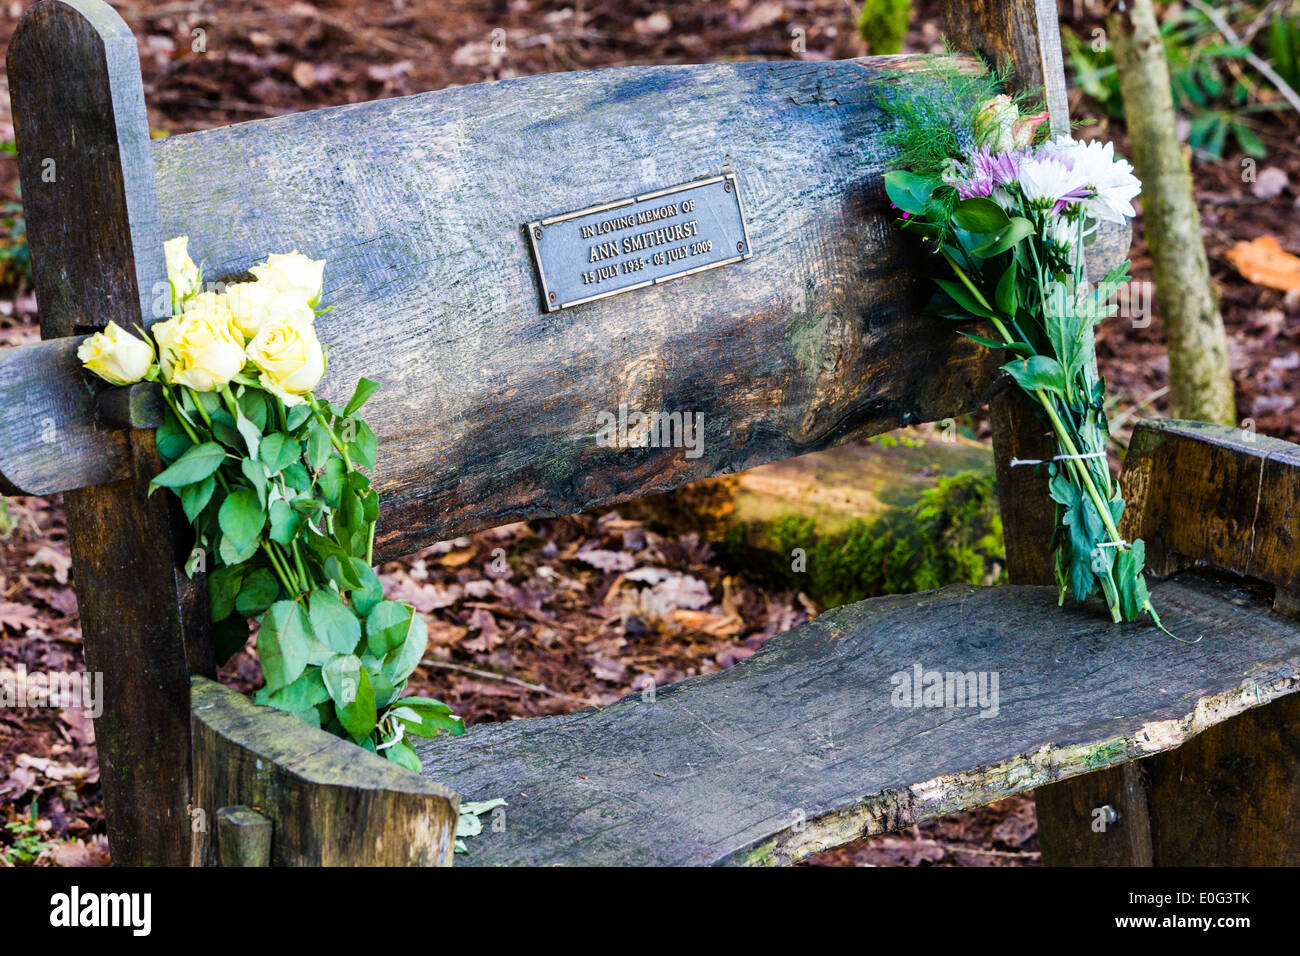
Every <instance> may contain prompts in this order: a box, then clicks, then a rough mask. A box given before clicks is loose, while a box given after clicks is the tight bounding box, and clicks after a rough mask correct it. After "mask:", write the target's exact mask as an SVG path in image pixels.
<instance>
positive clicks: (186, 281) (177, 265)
mask: <svg viewBox="0 0 1300 956" xmlns="http://www.w3.org/2000/svg"><path fill="white" fill-rule="evenodd" d="M189 244H190V237H189V236H177V237H176V238H174V239H168V240H167V241H166V242H164V243H163V257H164V258H165V259H166V260H167V281H168V282H170V283H171V286H172V315H180V313H181V310H182V309H183V308H184V306H185V301H186V300H187V299H189V298H191V297H192V296H194V295H195V294H196V293H197V292H198V291H199V286H200V284H201V283H202V281H203V276H202V275H201V274H200V272H199V267H198V266H196V265H195V264H194V260H193V259H191V258H190V254H189V252H188V251H187V250H188V247H189Z"/></svg>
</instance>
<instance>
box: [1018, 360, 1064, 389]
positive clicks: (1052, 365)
mask: <svg viewBox="0 0 1300 956" xmlns="http://www.w3.org/2000/svg"><path fill="white" fill-rule="evenodd" d="M1002 370H1003V371H1005V372H1006V373H1007V374H1008V375H1010V376H1011V377H1012V378H1013V379H1015V380H1016V384H1017V385H1019V386H1020V387H1021V388H1023V389H1024V390H1025V391H1026V392H1029V391H1034V390H1038V391H1044V392H1052V393H1054V394H1057V395H1062V396H1064V394H1065V370H1064V369H1062V368H1061V363H1060V362H1058V361H1056V359H1054V358H1049V357H1048V356H1046V355H1035V356H1032V357H1030V358H1028V359H1017V360H1016V361H1014V362H1008V363H1007V364H1006V365H1004V366H1002Z"/></svg>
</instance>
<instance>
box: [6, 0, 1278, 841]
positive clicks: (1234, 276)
mask: <svg viewBox="0 0 1300 956" xmlns="http://www.w3.org/2000/svg"><path fill="white" fill-rule="evenodd" d="M113 5H114V6H115V7H116V8H117V9H118V10H119V11H120V12H121V13H122V15H123V17H124V18H125V19H126V21H127V22H128V24H129V25H130V26H131V28H132V29H133V30H134V31H135V34H136V36H137V37H138V38H139V41H140V58H141V64H142V68H143V72H144V79H145V93H146V98H147V101H148V104H149V115H150V122H151V124H152V125H153V126H154V127H155V128H156V129H157V130H158V131H159V132H160V134H166V133H181V132H186V131H190V130H195V129H200V128H205V127H210V126H216V125H222V124H226V123H233V122H242V121H245V120H251V119H256V118H259V117H264V116H271V115H276V114H280V113H287V112H293V111H298V110H304V109H310V108H314V107H319V106H326V105H332V104H338V103H345V102H352V101H361V100H368V99H375V98H378V97H386V96H397V95H402V94H407V93H415V92H420V91H424V90H433V89H439V88H443V87H447V86H453V85H457V84H467V83H476V82H481V81H484V80H497V79H505V78H509V77H514V76H522V75H527V74H533V73H543V72H555V71H564V70H574V69H586V68H591V67H600V66H610V65H617V64H650V63H671V62H703V61H716V60H723V59H743V58H754V59H777V58H788V57H794V56H802V57H804V58H820V59H828V58H840V57H848V56H856V55H862V54H864V53H866V52H867V51H866V49H865V47H864V46H863V44H862V43H861V41H860V40H858V39H857V37H856V35H855V33H854V30H853V29H852V23H851V19H850V18H851V5H850V4H849V3H847V2H844V0H794V2H783V3H778V2H772V0H689V2H677V3H652V2H618V0H603V2H601V0H570V2H567V3H566V2H552V0H502V2H475V0H331V2H327V3H318V4H308V3H303V2H283V0H279V2H272V0H262V2H256V0H178V2H163V3H157V4H151V3H145V2H135V0H132V2H115V3H114V4H113ZM25 6H26V4H23V3H11V4H8V5H7V7H6V8H5V9H3V10H2V11H0V42H3V43H5V44H7V43H8V38H9V35H10V33H11V32H12V30H13V27H14V25H15V23H16V22H17V19H18V16H19V15H20V14H21V11H22V9H23V7H25ZM934 6H935V5H934V4H933V3H929V2H921V3H918V4H917V7H918V15H917V17H916V20H915V21H914V28H913V30H912V33H911V35H910V36H909V39H908V44H907V46H908V49H911V50H921V51H937V50H940V49H942V38H941V36H940V32H939V28H938V26H937V25H936V23H935V21H934V18H933V13H934V10H933V7H934ZM1066 7H1067V8H1068V7H1069V5H1066ZM1067 23H1068V21H1067ZM1074 26H1075V28H1076V30H1078V31H1079V32H1082V33H1085V34H1086V33H1087V32H1088V31H1089V30H1090V29H1091V27H1092V26H1093V24H1091V23H1077V24H1075V25H1074ZM196 31H197V32H196ZM498 31H504V33H501V32H498ZM502 41H503V42H502ZM799 46H802V47H803V48H802V49H800V50H798V51H797V52H796V49H795V48H796V47H799ZM200 48H201V49H200ZM1071 109H1072V115H1074V116H1075V117H1076V118H1080V117H1082V118H1087V117H1088V115H1089V110H1090V105H1089V104H1088V103H1087V102H1085V101H1083V100H1082V97H1081V96H1079V95H1075V96H1074V98H1073V101H1072V103H1071ZM1257 131H1258V133H1259V135H1260V137H1261V139H1262V140H1263V141H1264V143H1265V144H1266V146H1267V148H1268V157H1267V158H1266V159H1264V160H1261V161H1260V162H1259V167H1260V170H1261V171H1263V170H1265V169H1270V168H1271V169H1274V170H1276V171H1277V172H1273V173H1269V175H1268V177H1265V178H1266V181H1267V182H1268V183H1269V184H1270V185H1271V187H1272V188H1267V189H1265V188H1260V187H1259V186H1258V185H1257V184H1253V183H1250V182H1243V177H1242V162H1241V160H1242V157H1241V156H1240V155H1233V154H1226V155H1225V157H1224V159H1222V160H1221V161H1217V162H1197V163H1196V164H1195V166H1194V170H1193V172H1194V179H1195V185H1196V190H1197V195H1198V199H1199V202H1200V208H1201V214H1202V217H1203V224H1204V233H1205V239H1206V245H1207V249H1208V250H1209V255H1210V260H1211V267H1212V271H1213V274H1214V278H1215V280H1216V281H1217V282H1218V283H1219V286H1220V291H1221V295H1222V304H1223V311H1224V319H1225V322H1226V324H1227V327H1228V332H1229V336H1230V340H1231V345H1232V361H1233V369H1234V376H1235V378H1236V382H1237V402H1238V417H1239V418H1240V419H1241V420H1243V421H1244V420H1246V419H1251V420H1253V422H1254V427H1255V428H1257V429H1258V430H1259V431H1261V432H1264V433H1268V434H1274V435H1277V436H1279V437H1284V438H1290V439H1292V440H1300V408H1298V407H1297V405H1296V394H1297V390H1296V389H1295V387H1294V381H1295V374H1294V373H1295V369H1296V368H1297V367H1300V351H1298V349H1300V295H1298V294H1296V293H1286V294H1284V293H1282V292H1278V291H1274V290H1271V289H1266V288H1262V287H1258V286H1255V285H1252V284H1251V283H1249V282H1247V281H1246V280H1244V279H1243V278H1242V277H1241V276H1240V275H1238V273H1237V272H1236V271H1235V269H1234V268H1233V267H1232V266H1231V265H1230V264H1229V262H1228V260H1227V258H1226V252H1227V250H1228V249H1229V248H1230V247H1231V246H1232V245H1233V244H1234V243H1236V242H1238V241H1240V240H1248V239H1254V238H1256V237H1259V236H1263V235H1274V236H1276V237H1277V238H1278V239H1279V241H1280V242H1281V245H1282V246H1283V247H1284V248H1286V249H1289V250H1291V251H1295V252H1300V210H1298V206H1300V150H1298V149H1297V148H1296V146H1297V140H1296V133H1297V125H1296V122H1295V117H1294V116H1293V115H1290V114H1286V115H1282V116H1277V117H1274V118H1272V119H1269V120H1268V121H1267V122H1261V123H1260V124H1259V128H1258V130H1257ZM1079 135H1081V136H1085V137H1092V136H1098V137H1102V138H1113V139H1115V140H1117V144H1118V146H1119V147H1120V150H1121V152H1123V151H1124V148H1125V146H1126V142H1125V138H1124V132H1123V128H1122V125H1120V126H1115V127H1112V125H1111V124H1110V123H1109V122H1108V121H1106V120H1104V119H1103V120H1101V121H1095V122H1093V123H1092V124H1091V125H1089V126H1085V127H1083V128H1082V129H1081V130H1080V131H1079ZM12 139H13V133H12V124H11V123H10V118H9V109H8V95H7V91H0V141H3V142H6V143H8V142H12ZM0 204H3V205H5V206H6V207H7V211H6V210H5V209H0V216H8V217H9V218H8V219H7V220H5V221H4V223H3V229H2V230H0V239H6V237H8V239H7V241H4V242H3V243H0V346H6V345H14V344H18V343H22V342H26V341H31V340H34V339H35V338H37V337H38V334H37V327H36V302H35V299H34V297H33V295H32V294H31V291H30V285H29V280H28V279H27V278H26V277H25V274H24V270H23V268H22V265H21V262H20V261H18V260H17V259H16V258H15V257H14V256H13V254H12V252H13V250H14V249H16V248H18V247H17V246H15V245H14V243H13V242H12V237H13V236H14V233H15V230H16V224H17V223H18V222H20V219H19V217H20V216H21V211H20V206H19V205H18V195H17V171H16V168H15V165H14V162H13V159H12V158H11V157H10V156H9V155H7V154H6V155H3V156H0ZM1135 225H1136V233H1137V234H1136V236H1135V244H1134V250H1133V253H1134V255H1133V259H1134V269H1133V271H1134V274H1135V276H1136V277H1137V278H1138V279H1139V280H1143V279H1150V263H1149V259H1148V257H1147V254H1146V248H1145V246H1144V244H1143V242H1142V237H1141V219H1140V218H1139V220H1137V222H1136V224H1135ZM1098 356H1099V361H1100V363H1101V367H1102V370H1103V373H1104V374H1105V376H1106V378H1107V381H1108V383H1109V386H1110V389H1111V391H1112V393H1113V394H1114V395H1115V396H1116V399H1117V401H1116V405H1115V408H1114V410H1113V411H1112V419H1113V420H1118V421H1120V422H1121V423H1123V422H1125V421H1126V422H1127V424H1128V426H1129V427H1131V424H1132V421H1133V419H1134V418H1136V417H1144V416H1150V415H1162V414H1167V413H1168V407H1167V404H1166V402H1165V399H1164V394H1165V392H1164V390H1165V386H1166V385H1167V382H1168V361H1167V359H1166V357H1165V354H1164V347H1163V338H1162V332H1161V325H1160V318H1159V313H1158V307H1157V310H1156V313H1155V315H1154V316H1153V319H1152V321H1151V322H1150V324H1149V326H1147V327H1145V328H1134V327H1132V323H1130V322H1127V321H1112V322H1108V323H1105V324H1104V325H1103V327H1102V328H1101V330H1100V333H1099V340H1098ZM977 429H983V430H986V426H983V425H981V424H980V423H978V422H977ZM1119 430H1120V431H1121V432H1122V431H1123V428H1120V429H1119ZM501 547H504V548H505V549H506V553H507V554H509V555H510V556H511V557H510V565H509V568H508V569H507V570H503V571H499V572H498V571H494V570H491V564H492V556H493V555H492V553H493V550H494V549H496V548H501ZM380 570H381V572H382V574H381V576H382V578H383V580H384V582H385V585H386V588H387V590H388V593H389V596H390V597H393V598H398V599H402V600H406V601H409V602H411V603H412V604H413V605H414V606H415V607H416V609H417V610H418V611H420V612H421V613H422V614H424V615H425V616H426V617H427V619H428V620H429V625H430V649H429V663H428V665H427V666H425V667H422V668H421V669H420V670H419V671H418V672H417V675H416V678H415V679H414V681H413V684H414V685H415V686H416V688H417V689H418V690H420V691H423V692H426V693H429V694H432V695H434V696H437V697H439V698H441V699H443V700H445V701H447V702H448V703H450V704H452V705H453V706H454V707H456V708H457V709H458V710H459V712H460V713H461V714H463V715H464V716H465V717H466V719H467V720H468V721H469V722H470V723H471V724H472V723H476V722H481V721H486V720H508V719H511V718H517V717H525V716H533V715H538V714H554V713H560V712H564V711H568V710H572V709H575V708H578V707H581V706H586V705H588V704H592V703H595V704H604V703H609V702H612V701H614V700H616V699H617V698H618V697H620V696H622V695H624V694H626V693H628V692H630V691H631V689H632V685H633V682H634V681H636V680H637V679H638V678H640V677H641V675H650V676H652V677H653V678H654V680H655V682H656V683H657V684H663V683H666V682H669V681H675V680H680V679H682V678H684V677H689V676H692V675H695V674H701V673H708V672H711V671H715V670H718V669H720V668H725V667H729V666H731V665H732V664H734V663H735V662H736V661H739V660H743V659H744V658H746V657H748V656H749V655H751V654H753V653H754V652H755V650H756V649H757V648H758V647H760V646H761V645H762V643H763V641H765V640H766V639H767V638H768V637H770V636H772V635H773V634H776V633H779V632H780V631H783V630H786V629H788V628H790V627H792V626H795V625H797V624H799V623H802V622H803V621H805V620H807V619H809V617H811V616H814V615H815V614H816V613H817V611H818V609H817V608H816V607H815V606H814V605H813V604H812V603H811V602H810V601H809V600H808V599H807V598H806V597H804V596H803V595H801V594H798V593H790V592H782V593H774V592H771V591H768V590H765V589H764V588H762V587H761V586H759V585H758V584H756V583H754V582H752V581H749V580H747V579H746V577H745V575H744V573H742V572H740V571H736V570H734V569H729V568H726V567H724V566H723V565H721V563H720V562H719V561H717V560H716V558H715V556H714V555H713V553H712V550H711V549H710V547H709V545H708V544H707V543H706V542H705V541H703V540H702V539H701V537H700V535H699V534H697V533H693V532H686V533H680V534H664V533H656V531H655V530H653V529H652V528H651V527H648V526H647V525H646V524H645V523H643V522H642V521H640V520H636V519H634V518H632V517H624V516H621V515H620V514H618V513H605V514H602V515H586V516H578V517H570V518H560V519H556V520H551V521H535V522H529V523H519V524H514V525H509V526H506V527H503V528H497V529H494V530H491V531H487V532H483V533H481V534H477V535H474V536H472V537H469V538H462V539H458V540H455V541H449V542H443V543H441V544H439V545H436V546H434V547H432V548H429V549H427V550H425V551H423V552H421V553H419V554H416V555H412V556H411V557H409V558H405V559H403V560H401V561H395V562H391V563H389V564H386V565H384V566H383V567H382V568H381V569H380ZM638 572H640V574H639V575H638ZM70 574H71V562H70V560H69V557H68V551H67V543H66V534H65V531H64V526H63V512H62V507H61V502H60V500H59V499H58V498H53V499H48V500H47V499H38V498H15V499H10V500H8V502H7V503H5V502H4V501H3V499H0V675H3V673H4V672H5V671H15V670H17V669H19V668H20V667H25V668H26V669H27V670H28V671H29V672H35V671H45V672H51V671H56V672H62V671H79V670H82V669H83V667H84V665H83V663H82V654H81V641H80V629H79V624H78V618H77V603H76V597H75V595H74V593H73V591H72V589H71V581H70ZM638 577H639V578H640V581H638ZM649 580H653V581H655V582H657V583H655V584H654V585H653V587H652V588H646V587H644V586H643V585H644V584H645V583H647V581H649ZM651 592H653V594H652V593H651ZM126 599H128V600H129V596H126ZM222 678H223V680H225V681H226V682H227V683H230V684H232V685H234V686H236V687H239V688H241V689H244V690H251V689H252V688H254V687H256V686H257V684H258V683H259V682H260V675H259V671H258V667H257V662H256V659H255V657H254V656H253V654H252V652H251V651H250V650H248V649H246V650H245V651H243V652H242V653H241V654H239V655H238V656H236V658H234V659H233V660H232V661H231V662H230V664H228V665H227V666H226V668H224V670H223V672H222ZM93 741H94V738H93V730H92V727H91V723H90V721H89V720H88V719H86V718H85V716H84V715H82V714H81V712H80V711H73V710H63V711H57V710H22V711H16V710H3V711H0V865H3V864H4V863H5V862H24V861H26V860H29V859H30V858H31V857H39V861H40V862H41V863H42V864H46V865H98V864H103V863H105V862H107V860H108V853H107V849H106V841H105V837H104V820H103V805H102V797H101V793H100V788H99V784H98V771H97V765H96V756H95V749H94V744H93ZM33 806H35V807H36V808H37V812H38V822H37V824H36V827H35V830H34V832H29V830H30V828H29V827H28V825H27V824H26V823H25V822H24V821H25V820H27V819H28V818H29V814H30V812H31V809H32V807H33ZM4 824H9V826H8V828H7V829H6V827H5V826H4ZM20 847H21V848H22V849H21V851H20ZM1037 851H1038V844H1037V836H1036V831H1035V821H1034V812H1033V799H1032V795H1023V796H1019V797H1014V798H1010V799H1008V800H1003V801H1001V802H999V803H996V804H993V805H991V806H989V807H984V808H979V809H976V810H973V811H971V812H968V813H962V814H956V815H953V816H950V817H946V818H943V819H941V820H936V821H932V822H929V823H925V824H922V825H920V826H918V827H913V828H911V829H910V830H908V831H905V832H902V833H898V834H892V835H887V836H882V837H877V838H873V839H870V840H866V841H863V842H861V843H858V844H854V845H852V846H849V847H845V848H842V849H840V850H837V851H833V852H830V853H827V854H823V855H822V856H820V857H818V858H815V859H814V860H813V861H811V862H812V863H813V864H816V865H854V864H856V865H863V864H877V865H921V864H930V865H977V866H988V865H994V866H1000V865H1036V864H1037V863H1038V862H1039V857H1038V852H1037Z"/></svg>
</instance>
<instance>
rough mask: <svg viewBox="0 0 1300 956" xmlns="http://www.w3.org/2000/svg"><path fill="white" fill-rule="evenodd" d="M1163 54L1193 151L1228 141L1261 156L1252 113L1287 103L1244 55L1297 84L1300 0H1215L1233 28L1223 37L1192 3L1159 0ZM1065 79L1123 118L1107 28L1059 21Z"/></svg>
mask: <svg viewBox="0 0 1300 956" xmlns="http://www.w3.org/2000/svg"><path fill="white" fill-rule="evenodd" d="M1158 6H1159V9H1160V14H1161V33H1162V35H1163V37H1164V44H1165V56H1166V57H1167V59H1168V61H1169V73H1170V80H1171V82H1172V84H1173V92H1174V103H1175V105H1176V107H1177V109H1178V112H1179V115H1180V131H1181V132H1183V133H1185V135H1186V139H1187V143H1188V145H1189V146H1190V147H1191V148H1192V152H1193V156H1194V158H1196V159H1201V160H1219V159H1222V158H1223V156H1224V153H1225V151H1226V150H1230V149H1231V148H1232V147H1233V146H1234V145H1235V147H1236V148H1238V149H1240V150H1241V151H1242V152H1243V153H1245V154H1247V155H1248V156H1253V157H1255V158H1257V159H1260V158H1263V157H1264V155H1265V153H1266V149H1265V146H1264V144H1263V142H1262V141H1261V140H1260V138H1259V136H1258V134H1257V133H1256V131H1255V121H1256V116H1257V114H1259V113H1262V112H1271V111H1275V110H1281V109H1287V108H1289V107H1288V104H1287V102H1286V101H1285V100H1284V99H1283V98H1282V97H1281V95H1280V94H1279V91H1278V90H1277V89H1276V87H1275V86H1273V85H1272V84H1271V83H1270V82H1269V80H1268V78H1266V77H1265V76H1263V75H1261V73H1260V72H1259V70H1258V69H1257V67H1256V66H1255V65H1253V64H1252V63H1251V62H1250V61H1249V57H1250V56H1251V55H1252V54H1253V55H1254V56H1256V57H1258V58H1259V59H1261V60H1263V61H1264V62H1266V63H1268V64H1271V65H1272V67H1273V69H1274V70H1275V71H1276V72H1277V74H1278V75H1279V76H1280V77H1281V78H1282V80H1284V81H1285V82H1286V84H1287V85H1288V86H1290V87H1292V88H1293V89H1294V88H1296V87H1300V5H1297V4H1296V3H1295V2H1293V0H1292V2H1277V0H1272V2H1243V3H1219V2H1217V0H1215V10H1216V11H1217V12H1218V13H1219V15H1220V16H1221V17H1222V18H1223V20H1224V21H1225V22H1226V23H1227V24H1229V25H1230V26H1231V27H1232V29H1233V32H1234V33H1235V34H1236V42H1233V41H1232V40H1230V39H1228V38H1225V37H1224V36H1223V34H1222V33H1221V31H1220V30H1219V28H1218V26H1217V25H1216V24H1215V23H1214V22H1212V20H1211V18H1210V16H1209V15H1207V13H1206V12H1205V11H1204V10H1203V9H1201V8H1200V7H1199V6H1198V5H1187V4H1182V3H1162V4H1159V5H1158ZM1062 40H1063V41H1064V45H1065V51H1066V61H1067V63H1066V65H1067V69H1068V71H1069V73H1070V85H1071V86H1074V87H1077V88H1079V89H1081V90H1082V91H1083V92H1084V94H1085V95H1086V96H1087V97H1088V98H1089V99H1090V100H1091V101H1092V103H1093V105H1094V106H1095V109H1096V111H1097V112H1098V113H1099V114H1101V115H1105V116H1108V117H1111V118H1113V119H1123V116H1124V102H1123V99H1122V97H1121V96H1120V88H1119V77H1118V74H1117V73H1116V70H1115V58H1114V55H1113V51H1112V48H1111V44H1110V42H1109V38H1108V37H1106V35H1105V30H1104V29H1102V28H1101V27H1100V26H1097V27H1095V28H1093V29H1092V30H1091V31H1090V32H1089V33H1086V34H1084V33H1081V32H1079V31H1078V30H1077V29H1071V28H1070V27H1068V26H1063V27H1062Z"/></svg>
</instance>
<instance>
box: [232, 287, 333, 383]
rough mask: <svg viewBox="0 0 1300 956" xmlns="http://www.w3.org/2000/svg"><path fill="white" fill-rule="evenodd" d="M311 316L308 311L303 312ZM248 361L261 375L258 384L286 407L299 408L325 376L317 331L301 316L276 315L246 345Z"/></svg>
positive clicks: (323, 358) (323, 359)
mask: <svg viewBox="0 0 1300 956" xmlns="http://www.w3.org/2000/svg"><path fill="white" fill-rule="evenodd" d="M303 311H304V312H306V313H308V315H310V312H311V310H310V309H303ZM248 358H249V360H250V361H251V362H252V363H253V364H254V365H256V366H257V368H258V371H260V372H261V373H262V374H261V375H260V376H258V381H259V382H261V385H262V387H263V388H264V389H266V390H267V391H268V392H271V393H272V394H274V395H277V396H278V397H279V398H280V401H282V402H284V403H285V404H286V405H301V404H302V402H303V398H302V396H303V394H304V393H306V392H310V391H311V390H312V389H313V388H315V387H316V384H317V383H318V382H319V381H320V380H321V377H322V376H323V375H324V374H325V351H324V350H323V349H322V348H321V345H320V340H319V339H318V338H316V327H315V325H314V323H312V322H311V321H310V319H309V318H308V317H307V316H304V315H303V314H302V313H301V312H300V313H297V314H294V313H284V314H280V315H277V316H276V317H275V318H273V319H272V320H271V321H270V322H268V323H267V324H266V325H264V326H262V329H261V331H259V332H258V333H257V335H256V336H255V337H254V338H253V341H252V342H250V343H248Z"/></svg>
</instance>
